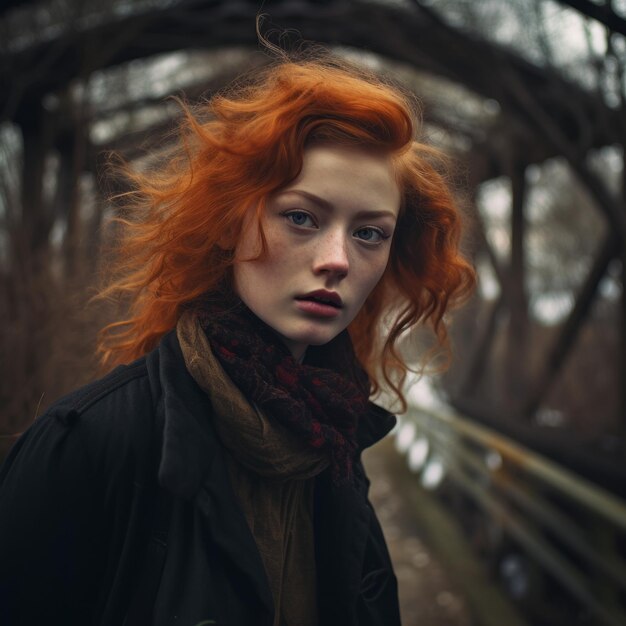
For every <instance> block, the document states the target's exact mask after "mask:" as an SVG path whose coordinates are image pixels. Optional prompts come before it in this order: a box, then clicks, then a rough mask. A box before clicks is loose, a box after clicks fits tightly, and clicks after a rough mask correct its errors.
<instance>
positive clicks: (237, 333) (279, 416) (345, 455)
mask: <svg viewBox="0 0 626 626" xmlns="http://www.w3.org/2000/svg"><path fill="white" fill-rule="evenodd" d="M198 318H199V321H200V324H201V325H202V328H203V329H204V331H205V333H206V336H207V338H208V340H209V343H210V345H211V349H212V351H213V353H214V354H215V356H216V357H217V358H218V360H219V362H220V364H221V365H222V367H223V368H224V370H225V371H226V372H227V374H228V376H229V377H230V378H231V379H232V381H233V382H234V383H235V384H236V385H237V387H238V388H239V389H240V390H241V391H242V393H243V394H244V395H245V396H246V397H247V398H248V400H249V401H250V402H252V403H254V404H255V405H256V406H258V407H259V409H260V410H261V411H262V412H263V413H265V414H266V415H271V416H272V418H273V419H275V420H277V421H278V422H279V423H280V424H281V425H282V426H284V427H285V428H287V429H288V430H290V431H291V432H293V433H294V434H295V435H297V436H298V437H299V438H301V439H302V440H304V441H305V442H306V443H307V444H308V445H309V446H311V447H313V448H315V449H318V450H326V451H327V452H328V453H329V455H330V461H331V468H332V478H333V481H334V482H335V483H336V484H339V483H342V482H350V481H351V479H352V463H353V459H354V453H355V450H356V447H357V443H356V440H355V432H356V427H357V423H358V419H359V416H360V415H362V414H363V413H364V412H365V411H366V410H367V406H368V392H369V380H368V378H367V374H366V373H365V372H364V371H363V370H362V369H361V368H360V366H359V365H358V361H357V359H356V356H355V354H354V351H353V348H352V343H351V341H350V337H349V335H348V332H347V331H345V330H344V331H343V332H342V333H340V335H339V336H337V337H335V339H333V340H332V341H331V342H329V344H326V346H310V347H309V348H308V350H307V355H306V358H305V360H304V362H303V363H298V362H297V361H296V360H295V359H294V358H293V356H292V355H291V353H290V352H289V350H288V348H287V347H286V345H285V344H284V343H283V341H282V339H281V337H280V335H279V334H278V333H276V331H274V330H273V329H272V328H271V327H270V326H268V325H267V324H265V322H263V321H262V320H261V319H259V318H258V317H257V316H256V315H255V314H254V313H252V311H250V309H248V307H246V306H245V305H244V304H243V303H241V302H240V303H238V304H237V305H235V306H233V307H230V308H228V309H223V308H218V307H215V306H213V307H210V308H204V309H203V310H202V311H200V312H199V313H198ZM322 365H324V366H322Z"/></svg>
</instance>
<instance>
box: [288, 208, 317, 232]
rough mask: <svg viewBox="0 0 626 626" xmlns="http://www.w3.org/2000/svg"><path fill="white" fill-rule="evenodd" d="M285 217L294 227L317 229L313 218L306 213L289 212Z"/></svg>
mask: <svg viewBox="0 0 626 626" xmlns="http://www.w3.org/2000/svg"><path fill="white" fill-rule="evenodd" d="M283 215H284V216H285V217H286V218H287V219H288V220H289V221H290V222H291V223H292V224H293V225H294V226H304V227H307V228H311V227H315V222H314V221H313V218H312V217H311V216H310V215H309V214H308V213H307V212H306V211H288V212H286V213H283Z"/></svg>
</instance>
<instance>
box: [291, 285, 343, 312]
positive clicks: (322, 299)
mask: <svg viewBox="0 0 626 626" xmlns="http://www.w3.org/2000/svg"><path fill="white" fill-rule="evenodd" d="M296 300H309V301H311V302H319V303H321V304H325V305H327V306H332V307H335V308H337V309H340V308H341V307H342V304H343V303H342V300H341V297H340V296H339V294H338V293H336V292H334V291H327V290H326V289H317V290H316V291H311V292H310V293H306V294H304V295H302V296H296Z"/></svg>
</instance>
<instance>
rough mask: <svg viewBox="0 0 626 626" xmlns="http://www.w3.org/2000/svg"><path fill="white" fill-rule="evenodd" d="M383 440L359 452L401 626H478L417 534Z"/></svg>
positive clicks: (390, 448)
mask: <svg viewBox="0 0 626 626" xmlns="http://www.w3.org/2000/svg"><path fill="white" fill-rule="evenodd" d="M391 454H395V451H394V449H393V446H392V444H391V440H388V439H387V440H384V441H382V442H380V443H379V444H378V445H376V446H374V447H373V448H371V449H369V450H367V451H366V452H365V454H364V455H363V461H364V464H365V467H366V470H367V473H368V476H369V478H370V480H371V482H372V484H371V487H370V499H371V501H372V504H373V505H374V508H375V509H376V512H377V514H378V518H379V519H380V523H381V525H382V527H383V532H384V533H385V537H386V539H387V544H388V546H389V551H390V553H391V559H392V561H393V563H394V568H395V571H396V576H397V577H398V585H399V589H400V613H401V615H402V624H403V626H476V624H475V622H473V621H472V620H471V617H470V614H469V609H468V606H467V602H466V600H465V598H463V596H462V595H461V592H460V591H459V590H458V588H457V587H456V586H455V585H454V584H453V583H452V581H451V580H450V578H449V576H448V575H447V573H446V571H445V570H444V568H443V567H442V566H441V564H440V563H439V562H438V561H437V558H436V557H435V556H434V555H433V554H432V552H431V551H430V550H429V549H428V547H427V546H426V545H424V543H422V541H421V540H420V538H419V535H418V531H417V528H416V525H415V521H414V519H413V517H412V515H411V511H410V509H409V504H408V503H407V501H406V499H404V498H403V497H402V494H401V493H400V492H399V490H398V489H397V488H395V486H394V480H393V473H392V472H391V471H390V467H389V463H388V458H389V455H391Z"/></svg>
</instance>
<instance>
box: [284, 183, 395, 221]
mask: <svg viewBox="0 0 626 626" xmlns="http://www.w3.org/2000/svg"><path fill="white" fill-rule="evenodd" d="M283 193H295V194H297V195H299V196H303V197H304V198H306V199H307V200H310V201H311V202H313V203H314V204H317V205H318V206H319V207H320V208H322V209H324V210H325V211H332V209H333V208H334V207H333V205H332V204H331V203H330V202H328V200H325V199H324V198H320V196H318V195H316V194H314V193H311V192H310V191H304V189H286V190H285V191H283ZM355 217H357V218H361V217H369V218H372V219H375V218H377V217H391V218H393V219H394V220H395V219H397V217H398V216H397V215H396V214H395V213H393V212H392V211H386V210H379V211H376V210H373V211H368V210H363V211H359V212H358V213H357V214H356V215H355Z"/></svg>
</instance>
